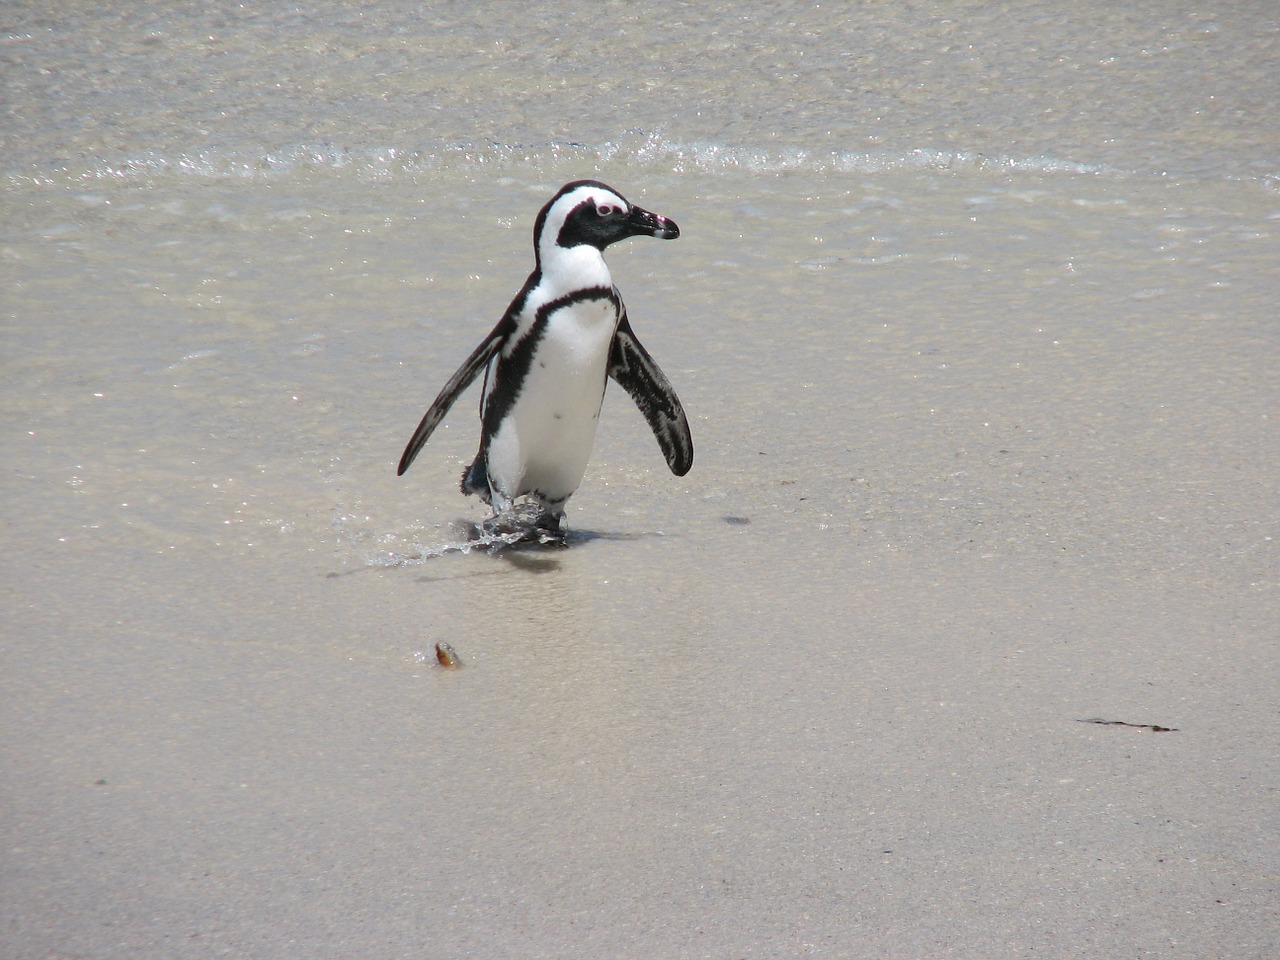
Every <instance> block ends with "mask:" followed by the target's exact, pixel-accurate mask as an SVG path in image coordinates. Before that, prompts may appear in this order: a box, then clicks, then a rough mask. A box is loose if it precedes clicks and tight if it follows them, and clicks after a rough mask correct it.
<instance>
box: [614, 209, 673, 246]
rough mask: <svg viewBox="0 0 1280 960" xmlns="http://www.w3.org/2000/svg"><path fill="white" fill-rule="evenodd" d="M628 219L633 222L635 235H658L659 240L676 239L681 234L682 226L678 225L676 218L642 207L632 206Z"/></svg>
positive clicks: (632, 226) (632, 228)
mask: <svg viewBox="0 0 1280 960" xmlns="http://www.w3.org/2000/svg"><path fill="white" fill-rule="evenodd" d="M627 221H628V223H630V224H631V231H632V233H633V234H635V235H644V236H646V237H657V238H658V239H659V240H674V239H675V238H676V237H678V236H680V228H679V227H677V226H676V222H675V221H674V220H668V219H667V218H666V217H660V216H658V215H657V214H656V213H650V212H649V211H648V210H642V209H641V208H640V207H632V208H631V214H630V216H629V217H627Z"/></svg>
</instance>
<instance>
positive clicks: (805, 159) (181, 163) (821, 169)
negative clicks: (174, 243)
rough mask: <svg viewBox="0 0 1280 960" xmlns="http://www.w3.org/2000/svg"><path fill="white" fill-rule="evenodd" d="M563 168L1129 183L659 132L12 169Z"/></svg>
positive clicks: (965, 155)
mask: <svg viewBox="0 0 1280 960" xmlns="http://www.w3.org/2000/svg"><path fill="white" fill-rule="evenodd" d="M561 166H572V167H575V168H578V169H581V168H582V167H583V166H594V167H618V166H621V167H632V168H635V167H639V168H647V169H651V170H653V171H655V172H665V173H674V174H681V173H697V174H715V173H732V172H743V173H749V174H765V175H768V174H779V173H788V172H803V173H808V174H824V173H831V174H842V173H878V172H882V171H899V170H921V171H938V172H946V171H957V172H970V171H978V172H983V171H1001V170H1003V171H1015V172H1023V173H1040V174H1068V175H1088V176H1098V175H1102V176H1126V175H1131V174H1132V172H1131V171H1122V170H1117V169H1114V168H1110V167H1107V166H1105V165H1101V164H1090V163H1081V162H1077V161H1072V160H1066V159H1061V158H1056V157H1047V156H1026V157H1021V156H1010V155H999V156H991V155H987V154H983V153H977V152H965V151H956V150H938V149H931V148H927V147H919V148H914V149H910V150H906V151H901V152H895V151H892V150H884V151H859V150H827V149H810V148H807V147H804V146H750V145H748V146H739V145H731V144H722V143H709V142H701V143H699V142H691V143H687V142H679V141H672V140H668V139H665V138H663V137H662V136H660V135H657V134H649V135H644V134H637V135H634V136H628V137H624V138H620V139H618V140H616V141H609V142H605V143H601V144H588V143H578V142H573V141H548V142H545V143H528V144H525V143H498V142H492V141H490V142H476V143H453V144H442V145H435V146H430V147H423V148H402V147H393V146H370V147H344V146H339V145H337V144H334V143H303V144H295V145H291V146H287V147H284V148H281V149H278V150H270V151H262V152H249V151H244V150H219V149H202V150H194V151H191V152H189V153H187V152H181V153H173V154H168V153H162V152H157V151H146V152H142V153H139V154H135V155H132V156H127V157H118V158H101V157H100V158H97V159H95V160H93V161H91V162H88V163H87V164H85V165H84V166H83V167H80V168H79V169H77V168H76V166H75V165H73V164H72V163H70V162H62V163H59V164H57V165H51V166H50V167H49V168H47V169H44V170H32V171H10V172H9V174H8V176H9V179H10V181H11V182H16V183H21V182H27V183H58V182H63V183H67V182H75V183H83V182H94V181H119V180H136V179H154V178H169V177H192V178H197V179H237V178H271V177H276V176H282V175H296V174H298V173H305V172H342V173H348V174H355V175H356V176H359V177H362V178H371V179H382V178H394V177H397V176H401V175H406V174H407V175H414V174H422V173H434V172H451V173H463V174H465V173H467V172H469V171H475V172H479V171H480V170H485V171H496V172H498V173H500V174H506V173H510V174H516V173H518V172H520V171H525V170H530V169H533V170H548V171H550V170H555V169H556V168H558V167H561Z"/></svg>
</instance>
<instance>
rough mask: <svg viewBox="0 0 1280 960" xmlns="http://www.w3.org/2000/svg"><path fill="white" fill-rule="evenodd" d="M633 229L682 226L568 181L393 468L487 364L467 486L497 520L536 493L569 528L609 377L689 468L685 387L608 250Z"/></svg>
mask: <svg viewBox="0 0 1280 960" xmlns="http://www.w3.org/2000/svg"><path fill="white" fill-rule="evenodd" d="M636 236H646V237H657V238H659V239H661V240H674V239H675V238H676V237H678V236H680V228H679V227H677V226H676V224H675V223H674V221H672V220H669V219H667V218H666V217H662V216H658V215H657V214H653V213H650V212H649V211H648V210H643V209H641V208H640V207H637V206H635V205H634V204H631V203H629V202H628V201H627V200H626V199H625V198H624V197H623V196H622V194H620V193H618V191H617V190H614V189H613V188H612V187H610V186H607V185H605V184H603V183H600V182H599V181H596V180H575V181H573V182H572V183H567V184H565V185H564V186H563V187H561V188H560V190H559V191H558V192H557V193H556V195H555V196H553V197H552V198H551V199H550V200H549V201H548V202H547V204H546V206H544V207H543V208H542V210H541V211H540V212H539V213H538V218H537V220H536V221H535V223H534V227H533V250H534V268H533V272H532V273H531V274H529V279H527V280H526V281H525V283H524V286H523V287H522V288H521V289H520V292H519V293H517V294H516V296H515V299H513V300H512V301H511V305H510V306H509V307H507V310H506V313H504V314H503V315H502V319H501V320H499V321H498V324H497V326H495V327H494V328H493V330H492V332H491V333H490V334H489V335H488V336H487V337H486V338H485V339H484V340H483V341H482V342H481V343H480V345H479V346H478V347H476V349H475V350H474V351H472V353H471V356H469V357H468V358H467V359H466V361H465V362H464V363H463V364H462V366H461V367H459V368H458V370H457V372H456V373H454V375H453V376H452V377H451V378H450V379H449V382H448V383H446V384H445V385H444V388H443V389H442V390H441V391H440V393H439V395H438V396H437V397H436V398H435V400H434V401H433V402H432V404H431V406H430V407H429V408H428V409H427V412H426V414H425V415H424V416H423V418H422V422H421V423H419V424H418V429H417V430H415V431H414V433H413V437H412V438H411V439H410V440H409V443H408V445H407V446H406V447H405V448H404V455H403V456H402V457H401V458H400V465H399V468H398V469H397V471H396V474H397V476H402V475H403V474H404V472H405V471H406V470H408V469H409V465H410V464H412V463H413V460H414V458H415V457H416V456H417V455H418V453H419V452H420V451H421V450H422V447H423V445H424V444H425V443H426V442H427V439H428V438H429V437H430V436H431V433H432V431H433V430H435V428H436V427H437V426H438V425H439V423H440V421H441V420H443V419H444V417H445V415H446V414H447V413H448V412H449V409H450V408H451V407H452V406H453V404H454V402H455V401H456V400H457V399H458V397H459V396H460V395H461V394H462V392H463V391H464V390H466V388H467V387H468V386H470V385H471V383H472V382H473V381H474V380H475V379H476V377H478V376H479V374H480V371H481V370H484V389H483V391H482V394H481V399H480V449H479V452H478V453H477V454H476V457H475V460H474V461H473V462H472V464H471V466H469V467H468V468H467V469H466V470H465V471H464V472H463V474H462V485H461V486H462V492H463V493H464V494H468V495H470V494H474V495H475V496H477V497H479V498H480V499H481V500H482V501H484V502H485V503H486V504H488V505H489V506H490V507H492V509H493V515H492V517H491V518H490V519H491V521H492V520H493V519H494V518H497V517H499V516H501V515H503V514H505V513H507V512H508V511H509V510H510V509H511V507H512V505H513V503H514V501H515V500H516V499H517V498H519V497H523V496H528V497H530V498H531V499H532V500H533V501H535V502H536V503H537V505H538V508H539V516H538V520H537V524H536V526H537V527H538V528H539V529H541V530H545V531H548V532H550V533H551V534H552V535H554V536H563V529H562V523H563V520H564V516H565V504H566V503H567V502H568V500H569V498H570V497H571V496H573V494H574V492H575V491H576V490H577V489H578V486H579V485H580V484H581V483H582V477H583V475H584V474H585V473H586V469H587V461H588V459H589V458H590V455H591V448H592V446H593V445H594V443H595V435H596V426H597V424H598V422H599V419H600V407H601V404H602V403H603V402H604V391H605V386H606V383H607V380H608V378H610V377H612V378H613V379H614V380H616V381H617V382H618V384H619V385H621V387H622V388H623V389H624V390H625V391H626V392H627V393H628V394H629V395H630V396H631V399H632V400H633V401H634V402H635V404H636V406H637V407H639V409H640V412H641V413H642V414H643V415H644V417H645V420H647V421H648V424H649V428H650V429H651V430H652V431H653V435H654V437H655V438H657V441H658V445H659V447H661V449H662V452H663V455H664V456H665V457H666V460H667V466H668V467H670V468H671V472H672V473H673V474H675V475H676V476H677V477H682V476H684V475H685V474H686V473H688V472H689V468H690V467H692V466H693V438H692V436H691V435H690V433H689V422H688V420H687V419H686V417H685V413H684V408H683V407H682V406H681V404H680V398H679V397H677V396H676V392H675V390H674V389H673V388H672V386H671V383H670V381H669V380H668V379H667V377H666V375H665V374H664V373H663V372H662V370H661V368H660V367H659V366H658V365H657V363H655V362H654V360H653V358H652V357H651V356H650V355H649V351H648V350H646V349H645V348H644V346H643V345H642V344H641V343H640V341H639V339H638V338H637V337H636V335H635V331H633V330H632V329H631V323H630V321H629V320H628V319H627V308H626V307H625V306H624V305H623V302H622V296H621V294H619V292H618V288H617V287H616V286H614V283H613V278H612V276H611V275H610V273H609V267H608V265H607V264H606V263H605V261H604V250H605V248H606V247H608V246H609V245H610V244H613V243H617V242H618V241H619V240H625V239H627V238H628V237H636Z"/></svg>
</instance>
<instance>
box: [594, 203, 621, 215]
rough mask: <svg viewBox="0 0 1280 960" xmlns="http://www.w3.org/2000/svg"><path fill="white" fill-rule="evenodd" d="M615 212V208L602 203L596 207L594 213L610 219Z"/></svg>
mask: <svg viewBox="0 0 1280 960" xmlns="http://www.w3.org/2000/svg"><path fill="white" fill-rule="evenodd" d="M615 212H616V208H615V207H611V206H609V204H607V203H602V204H601V205H600V206H598V207H596V213H597V214H598V215H600V216H602V217H611V216H613V215H614V213H615Z"/></svg>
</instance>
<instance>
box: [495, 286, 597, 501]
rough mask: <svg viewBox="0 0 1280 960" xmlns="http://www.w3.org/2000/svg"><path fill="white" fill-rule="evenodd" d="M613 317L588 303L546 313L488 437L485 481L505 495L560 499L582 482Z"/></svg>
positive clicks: (581, 302)
mask: <svg viewBox="0 0 1280 960" xmlns="http://www.w3.org/2000/svg"><path fill="white" fill-rule="evenodd" d="M618 317H619V313H618V310H617V308H616V307H615V305H614V303H613V301H612V300H608V299H590V300H583V301H580V302H578V303H574V304H572V305H569V306H565V307H562V308H560V309H558V310H555V311H553V312H552V313H551V314H550V315H549V316H548V317H547V318H546V322H545V326H544V328H543V329H542V331H541V335H540V337H539V339H538V343H537V346H536V348H535V349H534V351H533V355H532V358H531V360H530V363H529V369H528V371H527V373H526V374H525V381H524V383H523V385H522V386H521V389H520V395H519V396H518V397H517V399H516V402H515V404H514V407H513V409H512V411H511V416H510V417H509V419H508V421H507V422H506V423H504V424H503V426H502V428H501V429H500V430H499V431H498V435H496V436H495V437H494V438H493V445H492V447H491V448H490V451H489V471H490V476H492V477H495V478H500V479H501V480H503V481H505V485H506V486H507V488H508V490H509V492H510V494H511V495H512V496H520V495H522V494H525V493H533V494H535V495H537V496H539V497H540V498H542V499H543V500H546V501H560V500H563V499H567V498H568V497H569V496H570V495H571V494H572V493H573V492H574V491H575V490H577V489H578V485H579V484H580V483H581V482H582V477H583V474H585V473H586V469H587V462H588V460H589V459H590V457H591V448H592V447H593V446H594V445H595V436H596V426H597V425H598V423H599V420H600V406H601V402H602V400H603V399H604V388H605V380H606V378H607V376H608V364H609V350H610V347H611V345H612V343H613V336H614V332H615V331H616V330H617V326H618Z"/></svg>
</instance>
